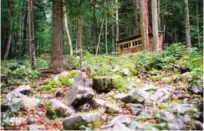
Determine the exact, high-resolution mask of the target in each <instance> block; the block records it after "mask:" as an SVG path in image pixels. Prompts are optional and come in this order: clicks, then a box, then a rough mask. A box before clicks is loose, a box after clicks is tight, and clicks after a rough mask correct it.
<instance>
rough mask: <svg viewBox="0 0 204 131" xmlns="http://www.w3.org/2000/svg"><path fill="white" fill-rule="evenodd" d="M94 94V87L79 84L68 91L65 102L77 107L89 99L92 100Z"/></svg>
mask: <svg viewBox="0 0 204 131" xmlns="http://www.w3.org/2000/svg"><path fill="white" fill-rule="evenodd" d="M94 94H95V93H94V91H93V89H92V88H89V87H84V86H80V85H78V86H75V87H73V88H72V89H71V90H69V91H68V94H67V96H66V97H65V103H66V104H67V105H68V106H71V105H72V106H73V107H74V108H77V107H78V106H80V105H82V104H84V103H86V102H87V101H91V100H92V98H93V96H94Z"/></svg>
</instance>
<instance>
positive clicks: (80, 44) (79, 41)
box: [77, 0, 83, 66]
mask: <svg viewBox="0 0 204 131" xmlns="http://www.w3.org/2000/svg"><path fill="white" fill-rule="evenodd" d="M78 3H79V6H78V12H77V14H78V15H77V16H78V19H77V28H78V32H77V40H78V42H77V43H78V47H79V49H78V50H79V56H80V64H81V66H82V53H83V52H82V29H83V27H82V14H81V6H82V0H78Z"/></svg>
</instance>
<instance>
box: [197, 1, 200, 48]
mask: <svg viewBox="0 0 204 131" xmlns="http://www.w3.org/2000/svg"><path fill="white" fill-rule="evenodd" d="M198 7H199V5H198V1H197V2H196V26H197V30H198V43H199V44H200V27H199V12H198Z"/></svg>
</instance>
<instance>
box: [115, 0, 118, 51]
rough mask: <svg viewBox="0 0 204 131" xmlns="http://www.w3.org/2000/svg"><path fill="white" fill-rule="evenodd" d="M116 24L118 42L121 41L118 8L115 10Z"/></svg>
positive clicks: (116, 0)
mask: <svg viewBox="0 0 204 131" xmlns="http://www.w3.org/2000/svg"><path fill="white" fill-rule="evenodd" d="M115 4H118V0H115ZM115 26H116V34H115V35H116V42H117V41H119V16H118V8H117V9H116V12H115ZM116 47H117V46H116ZM116 50H117V49H116Z"/></svg>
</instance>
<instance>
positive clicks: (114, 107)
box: [93, 98, 122, 113]
mask: <svg viewBox="0 0 204 131" xmlns="http://www.w3.org/2000/svg"><path fill="white" fill-rule="evenodd" d="M93 101H94V104H95V105H96V106H99V107H100V106H101V107H105V108H107V109H108V111H111V112H117V113H120V112H122V108H120V107H118V106H117V105H115V104H112V103H109V102H107V101H105V100H102V99H96V98H95V99H93Z"/></svg>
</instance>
